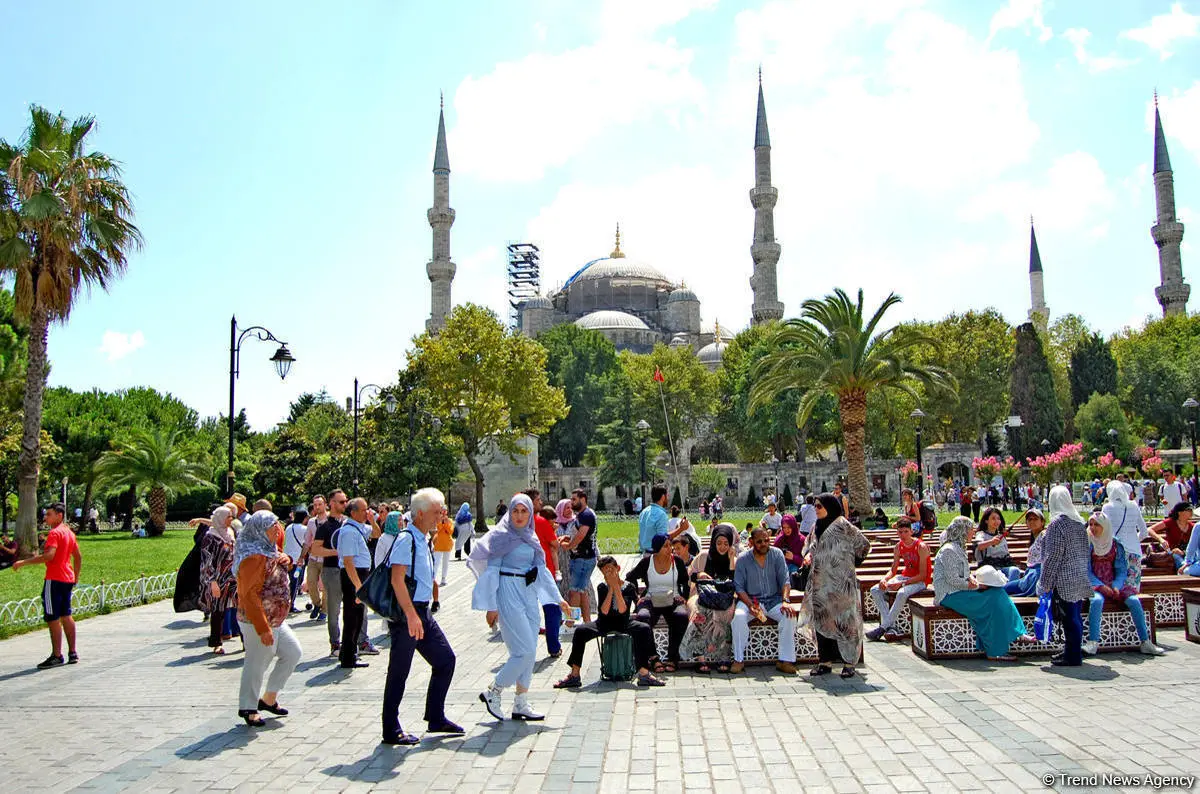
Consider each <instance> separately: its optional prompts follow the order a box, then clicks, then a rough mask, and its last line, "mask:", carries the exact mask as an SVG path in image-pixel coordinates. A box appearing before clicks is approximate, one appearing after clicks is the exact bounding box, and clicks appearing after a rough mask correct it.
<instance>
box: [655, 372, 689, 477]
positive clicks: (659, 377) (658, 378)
mask: <svg viewBox="0 0 1200 794" xmlns="http://www.w3.org/2000/svg"><path fill="white" fill-rule="evenodd" d="M654 380H655V382H656V383H658V396H659V399H661V400H662V407H663V424H665V425H666V426H667V448H668V450H669V451H670V453H671V467H672V468H674V469H675V485H676V486H677V487H678V486H680V485H681V484H682V483H681V482H680V480H679V459H678V458H676V457H675V442H674V440H672V438H671V419H670V417H669V416H667V395H666V393H665V392H664V391H663V381H664V380H666V379H665V378H664V377H663V374H662V370H660V369H659V368H658V367H655V368H654Z"/></svg>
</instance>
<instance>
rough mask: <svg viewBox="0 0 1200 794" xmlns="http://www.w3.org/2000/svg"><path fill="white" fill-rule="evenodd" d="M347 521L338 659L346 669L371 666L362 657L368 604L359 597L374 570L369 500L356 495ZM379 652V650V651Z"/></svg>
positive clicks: (341, 549) (341, 541) (340, 541)
mask: <svg viewBox="0 0 1200 794" xmlns="http://www.w3.org/2000/svg"><path fill="white" fill-rule="evenodd" d="M346 515H347V516H348V517H347V518H346V522H345V523H344V524H342V528H341V530H340V531H339V532H338V537H337V556H338V568H340V569H341V580H342V647H341V649H340V650H339V651H338V662H339V663H340V666H341V667H342V668H343V669H346V670H353V669H354V668H356V667H367V666H368V665H367V663H366V662H360V661H359V660H358V651H359V645H358V635H359V633H360V632H361V631H362V628H363V625H364V624H365V623H366V620H367V608H366V606H365V605H363V603H362V602H361V601H359V600H358V598H357V597H355V595H354V594H355V593H357V592H358V588H360V587H362V580H363V579H366V578H367V574H369V573H370V572H371V550H370V549H369V548H368V547H367V538H368V537H370V532H371V530H369V529H367V526H366V524H367V521H368V520H369V519H368V518H367V500H366V499H363V498H362V497H356V498H354V499H351V500H350V504H349V505H347V507H346ZM376 653H378V651H377V652H376Z"/></svg>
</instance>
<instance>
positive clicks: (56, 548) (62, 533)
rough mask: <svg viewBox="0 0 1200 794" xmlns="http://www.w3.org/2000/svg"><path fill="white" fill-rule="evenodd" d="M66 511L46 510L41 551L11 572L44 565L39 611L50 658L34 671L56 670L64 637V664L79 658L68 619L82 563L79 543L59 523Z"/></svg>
mask: <svg viewBox="0 0 1200 794" xmlns="http://www.w3.org/2000/svg"><path fill="white" fill-rule="evenodd" d="M66 512H67V508H66V506H65V505H63V504H62V503H61V502H55V503H54V504H52V505H50V506H49V507H47V508H46V519H45V520H46V526H48V527H50V534H49V535H47V536H46V543H45V544H44V546H43V549H44V551H43V552H42V553H41V554H39V555H38V556H37V557H30V558H29V559H27V560H18V561H17V562H15V563H13V570H16V569H17V568H21V567H23V566H26V565H38V564H41V565H45V566H46V582H45V584H44V585H43V586H42V611H43V612H44V613H45V614H44V615H43V617H45V619H46V625H47V626H48V627H49V628H50V647H51V653H50V656H48V657H47V658H46V660H45V661H44V662H42V663H41V664H39V665H38V669H40V670H45V669H46V668H48V667H58V666H59V665H60V664H63V657H62V640H63V634H64V633H65V634H66V635H67V659H66V663H67V664H76V663H77V662H78V661H79V654H77V653H75V618H73V617H71V591H72V590H74V589H75V582H77V581H78V580H79V571H80V568H81V567H82V566H83V559H82V557H80V555H79V543H78V541H76V540H75V533H74V532H72V531H71V528H70V527H69V526H67V525H66V524H64V523H63V517H64V515H65V513H66Z"/></svg>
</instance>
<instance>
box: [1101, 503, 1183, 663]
mask: <svg viewBox="0 0 1200 794" xmlns="http://www.w3.org/2000/svg"><path fill="white" fill-rule="evenodd" d="M1087 526H1088V540H1089V541H1091V544H1092V555H1091V557H1090V558H1089V559H1088V578H1089V579H1090V580H1091V583H1092V590H1093V591H1094V592H1093V593H1092V597H1091V603H1090V604H1089V605H1088V638H1087V642H1085V643H1084V644H1083V652H1084V653H1086V654H1087V655H1088V656H1094V655H1095V654H1096V652H1097V651H1098V650H1099V649H1100V615H1101V613H1103V612H1104V599H1106V598H1108V599H1112V600H1113V601H1120V602H1122V603H1124V604H1125V607H1126V608H1127V609H1128V610H1129V614H1130V616H1131V617H1132V618H1133V625H1134V628H1136V629H1137V633H1138V639H1139V640H1141V641H1142V647H1141V648H1139V650H1140V651H1141V652H1142V653H1144V654H1146V655H1148V656H1161V655H1162V654H1163V649H1162V648H1159V647H1158V646H1157V645H1155V644H1154V643H1153V642H1151V641H1150V631H1149V629H1147V628H1146V612H1145V610H1143V609H1142V603H1141V602H1140V601H1139V600H1138V591H1137V590H1135V589H1133V587H1132V586H1131V585H1130V584H1129V581H1128V572H1129V562H1128V560H1127V558H1126V556H1125V553H1124V550H1123V549H1122V548H1121V547H1120V546H1119V545H1118V544H1116V543H1114V542H1113V528H1112V522H1111V521H1109V519H1108V516H1106V515H1104V513H1093V514H1092V516H1091V517H1090V518H1089V519H1088V525H1087Z"/></svg>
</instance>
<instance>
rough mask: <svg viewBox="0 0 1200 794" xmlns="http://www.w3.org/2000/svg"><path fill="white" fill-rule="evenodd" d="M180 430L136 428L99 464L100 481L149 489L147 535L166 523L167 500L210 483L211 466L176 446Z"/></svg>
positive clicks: (162, 527) (116, 486) (97, 474)
mask: <svg viewBox="0 0 1200 794" xmlns="http://www.w3.org/2000/svg"><path fill="white" fill-rule="evenodd" d="M178 435H179V431H178V430H161V429H157V428H156V429H154V430H141V429H139V430H134V431H133V433H132V434H131V435H130V436H129V439H128V441H127V442H126V443H125V444H123V445H122V446H121V447H120V448H119V449H115V450H113V451H111V452H105V453H104V455H103V456H101V458H100V462H99V463H97V464H96V476H97V479H98V480H99V482H100V483H102V484H103V485H104V486H107V487H110V488H130V487H132V488H143V489H149V491H150V495H149V497H147V501H148V502H149V503H150V522H149V524H148V526H147V527H146V533H147V534H148V535H161V534H162V533H163V529H164V528H166V525H167V500H168V499H173V498H175V495H176V494H177V493H178V492H179V491H181V490H184V489H187V488H191V487H193V486H197V485H208V484H210V481H209V479H208V475H209V471H208V467H207V466H205V465H203V464H201V463H194V462H192V461H189V460H187V459H186V458H185V457H184V456H183V452H182V450H180V449H179V448H178V447H177V446H175V439H176V437H177V436H178Z"/></svg>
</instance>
